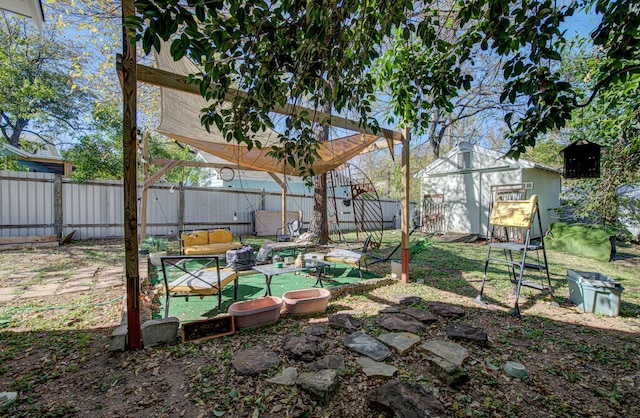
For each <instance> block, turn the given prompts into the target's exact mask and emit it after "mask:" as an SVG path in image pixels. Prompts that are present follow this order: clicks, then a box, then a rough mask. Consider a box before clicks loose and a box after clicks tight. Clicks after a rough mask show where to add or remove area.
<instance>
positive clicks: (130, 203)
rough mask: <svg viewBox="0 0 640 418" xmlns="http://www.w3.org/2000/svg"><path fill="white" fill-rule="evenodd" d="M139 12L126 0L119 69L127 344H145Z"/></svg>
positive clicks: (131, 2) (136, 348) (140, 346)
mask: <svg viewBox="0 0 640 418" xmlns="http://www.w3.org/2000/svg"><path fill="white" fill-rule="evenodd" d="M134 14H135V8H134V6H133V0H122V56H121V57H118V61H119V64H120V65H118V70H119V72H121V73H122V86H123V87H122V101H123V118H122V129H123V135H122V164H123V178H124V181H123V192H124V250H125V273H126V277H127V336H128V338H127V348H128V349H129V350H139V349H141V348H142V330H141V328H140V272H139V265H138V190H137V189H138V188H137V164H136V163H137V148H138V141H137V138H136V135H137V129H138V128H137V126H136V125H137V113H138V102H137V94H138V85H137V80H136V45H135V43H131V42H130V39H131V38H132V37H133V36H134V35H135V33H134V32H133V31H131V30H129V29H127V27H126V26H125V24H124V23H125V21H126V20H127V18H128V17H130V16H133V15H134Z"/></svg>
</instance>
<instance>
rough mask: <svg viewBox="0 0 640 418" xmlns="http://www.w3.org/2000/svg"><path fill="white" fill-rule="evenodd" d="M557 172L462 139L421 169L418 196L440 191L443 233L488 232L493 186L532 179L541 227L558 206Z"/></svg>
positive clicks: (558, 183)
mask: <svg viewBox="0 0 640 418" xmlns="http://www.w3.org/2000/svg"><path fill="white" fill-rule="evenodd" d="M561 174H562V172H561V171H560V170H558V169H555V168H552V167H547V166H544V165H541V164H537V163H534V162H531V161H527V160H525V159H519V160H514V159H511V158H506V157H505V155H504V154H503V153H500V152H497V151H493V150H490V149H488V148H485V147H482V146H479V145H474V144H471V143H468V142H461V143H460V144H459V145H457V146H455V147H454V148H453V149H452V150H451V151H449V152H448V153H447V154H446V155H445V156H443V157H440V158H438V159H437V160H435V161H433V162H432V163H431V164H429V165H428V166H427V167H426V168H425V169H424V170H423V171H422V172H421V173H420V177H421V179H422V181H421V183H422V195H423V196H425V195H434V194H435V195H442V196H443V202H444V204H443V206H444V209H443V215H444V216H443V221H442V229H443V231H442V232H453V233H465V234H477V235H479V236H481V237H486V236H487V229H488V219H489V206H490V204H491V200H492V196H491V194H492V191H491V190H492V187H493V186H498V185H509V184H523V183H527V182H531V183H533V191H532V193H533V194H537V195H538V201H539V206H540V217H541V221H542V228H543V230H545V231H546V230H547V229H548V227H549V223H550V222H551V221H552V220H551V215H552V213H551V210H553V209H557V208H558V207H559V206H560V189H561V185H562V176H561Z"/></svg>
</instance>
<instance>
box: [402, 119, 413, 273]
mask: <svg viewBox="0 0 640 418" xmlns="http://www.w3.org/2000/svg"><path fill="white" fill-rule="evenodd" d="M405 123H406V122H405ZM403 137H404V138H403V140H402V277H401V281H402V283H408V282H409V219H410V218H411V216H410V215H409V176H410V174H409V141H410V140H411V131H410V130H409V128H407V127H405V128H404V131H403Z"/></svg>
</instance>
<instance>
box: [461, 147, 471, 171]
mask: <svg viewBox="0 0 640 418" xmlns="http://www.w3.org/2000/svg"><path fill="white" fill-rule="evenodd" d="M458 168H459V169H460V170H468V169H470V168H471V151H465V152H461V153H460V154H458Z"/></svg>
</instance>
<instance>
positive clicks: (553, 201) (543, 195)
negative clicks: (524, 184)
mask: <svg viewBox="0 0 640 418" xmlns="http://www.w3.org/2000/svg"><path fill="white" fill-rule="evenodd" d="M522 180H523V181H531V182H533V193H534V194H537V195H538V206H539V207H540V220H541V222H542V230H543V232H546V231H547V230H548V229H549V223H551V222H553V221H552V217H551V209H557V208H558V207H560V190H561V189H562V177H561V176H560V174H557V173H552V172H549V171H545V170H539V169H524V170H522ZM535 231H537V228H536V229H535Z"/></svg>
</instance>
